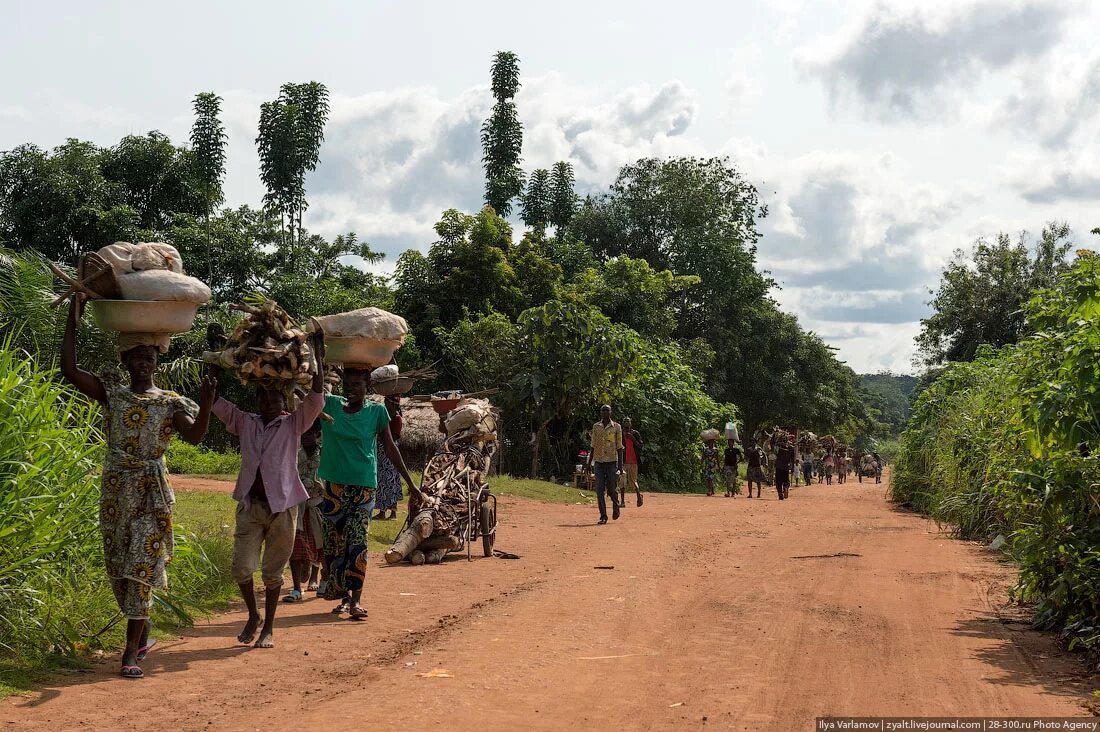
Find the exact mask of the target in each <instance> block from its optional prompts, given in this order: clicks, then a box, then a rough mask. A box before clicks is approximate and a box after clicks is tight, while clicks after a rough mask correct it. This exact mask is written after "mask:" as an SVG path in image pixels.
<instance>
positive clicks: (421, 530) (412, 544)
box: [386, 511, 432, 564]
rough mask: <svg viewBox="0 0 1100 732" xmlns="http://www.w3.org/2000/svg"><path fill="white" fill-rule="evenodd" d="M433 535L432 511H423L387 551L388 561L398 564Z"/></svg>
mask: <svg viewBox="0 0 1100 732" xmlns="http://www.w3.org/2000/svg"><path fill="white" fill-rule="evenodd" d="M431 535H432V512H431V511H421V512H420V513H418V514H417V515H416V518H414V519H413V520H412V523H411V524H410V525H409V528H407V529H405V530H404V531H402V532H401V533H400V534H399V535H398V537H397V539H395V540H394V542H393V546H392V547H390V549H389V551H387V552H386V561H387V562H388V563H389V564H397V563H398V562H400V561H401V560H403V559H404V558H405V557H407V556H409V555H410V554H411V553H412V552H413V550H414V549H416V547H417V546H418V545H419V544H420V542H422V541H424V539H427V538H428V537H429V536H431Z"/></svg>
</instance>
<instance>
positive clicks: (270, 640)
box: [253, 628, 275, 648]
mask: <svg viewBox="0 0 1100 732" xmlns="http://www.w3.org/2000/svg"><path fill="white" fill-rule="evenodd" d="M253 647H254V648H274V647H275V636H274V634H273V633H272V632H271V631H270V630H268V629H267V628H264V629H263V631H262V632H261V633H260V639H259V640H258V641H256V645H255V646H253Z"/></svg>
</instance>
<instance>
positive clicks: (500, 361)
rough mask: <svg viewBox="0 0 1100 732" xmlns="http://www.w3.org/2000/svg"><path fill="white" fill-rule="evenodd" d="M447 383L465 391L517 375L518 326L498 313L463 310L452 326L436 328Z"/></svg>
mask: <svg viewBox="0 0 1100 732" xmlns="http://www.w3.org/2000/svg"><path fill="white" fill-rule="evenodd" d="M435 336H436V338H437V339H438V341H439V344H440V353H441V355H442V357H443V364H444V369H445V370H446V376H447V380H448V383H454V384H457V385H458V386H460V387H462V388H463V389H464V390H466V391H467V392H471V393H472V392H477V391H481V390H483V389H491V388H496V387H502V386H507V385H508V383H509V382H510V381H511V380H512V379H513V378H514V377H515V375H516V367H517V358H516V357H517V355H518V353H519V350H518V342H519V328H518V327H517V326H516V324H515V323H513V322H512V321H511V320H509V319H508V317H507V316H505V315H502V314H501V313H487V314H482V315H471V314H470V313H469V312H467V313H465V314H464V316H463V318H462V320H460V321H458V323H457V324H456V325H455V327H454V328H451V329H449V330H448V329H445V328H437V329H436V332H435Z"/></svg>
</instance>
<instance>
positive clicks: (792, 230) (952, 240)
mask: <svg viewBox="0 0 1100 732" xmlns="http://www.w3.org/2000/svg"><path fill="white" fill-rule="evenodd" d="M777 181H778V182H777V183H776V186H775V192H774V193H773V194H772V195H771V196H770V197H769V201H768V203H769V207H770V211H771V213H772V214H774V217H770V219H769V220H765V222H764V225H763V233H764V236H763V239H762V241H761V243H760V248H759V252H760V259H761V262H762V264H763V265H764V266H765V267H767V268H768V269H769V270H770V271H771V272H772V274H773V276H774V277H775V279H776V281H777V282H778V283H779V285H780V287H781V289H780V290H779V292H778V293H777V299H778V300H779V301H780V302H781V303H782V304H783V305H784V306H785V307H788V308H790V309H792V310H793V311H795V312H796V313H798V314H799V316H800V317H801V318H803V319H804V320H805V321H806V322H807V323H814V324H816V325H817V326H818V330H819V332H820V333H821V334H822V336H823V337H826V339H827V340H829V341H830V342H832V341H833V340H842V339H843V340H847V339H856V338H857V335H858V333H857V332H856V331H854V330H853V328H855V327H856V326H860V325H862V326H868V327H869V326H875V325H882V326H900V325H905V324H912V323H914V322H916V321H918V320H919V319H920V318H921V317H924V316H925V315H926V314H927V310H928V308H927V305H926V301H927V299H928V298H927V289H928V287H929V286H930V285H931V284H933V283H934V282H935V281H936V278H937V277H938V273H939V268H940V266H941V265H942V263H943V261H944V259H945V258H946V257H947V256H949V254H950V251H951V249H953V248H954V246H957V245H958V244H960V243H961V242H962V239H961V238H960V234H959V232H958V231H957V230H956V229H954V228H952V227H953V226H954V223H955V220H956V219H957V218H958V216H959V214H960V212H961V210H962V207H963V205H964V203H966V202H967V201H969V200H970V196H969V194H967V193H965V192H962V191H943V190H938V189H935V188H930V187H922V186H915V187H914V186H911V185H907V184H906V183H905V182H904V181H899V180H898V179H897V176H896V175H895V174H894V172H893V170H892V162H891V159H890V157H889V156H879V157H878V159H877V160H876V159H875V158H874V157H869V158H868V157H861V156H857V155H854V154H839V153H824V152H819V153H814V154H811V155H807V156H804V157H802V158H799V159H796V160H794V161H792V162H791V163H790V164H789V165H787V166H785V167H784V168H783V169H782V170H780V171H779V172H778V173H777ZM845 334H847V335H845ZM845 350H846V352H850V347H849V345H847V344H846V345H845ZM905 353H906V354H907V353H909V351H906V352H905ZM907 359H908V356H907V355H906V356H905V360H907ZM873 365H874V366H875V367H876V368H878V367H879V366H881V367H883V368H886V367H889V368H895V367H896V366H897V364H896V363H891V364H879V363H877V362H876V363H875V364H873ZM906 368H908V367H906Z"/></svg>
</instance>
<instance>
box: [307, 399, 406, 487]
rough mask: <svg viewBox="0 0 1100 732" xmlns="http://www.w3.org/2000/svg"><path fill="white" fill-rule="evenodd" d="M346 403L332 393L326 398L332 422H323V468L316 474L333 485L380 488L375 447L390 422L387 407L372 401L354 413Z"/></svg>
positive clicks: (326, 411)
mask: <svg viewBox="0 0 1100 732" xmlns="http://www.w3.org/2000/svg"><path fill="white" fill-rule="evenodd" d="M345 404H347V400H346V399H344V397H341V396H336V395H334V394H329V395H328V396H326V397H325V414H327V415H328V416H330V417H332V422H326V421H325V420H321V433H322V437H323V438H324V440H323V442H322V443H321V467H320V468H318V469H317V475H318V476H320V477H321V478H322V479H324V480H327V481H330V482H332V483H340V484H342V485H362V486H366V487H368V488H376V487H377V486H378V470H377V467H376V458H375V445H377V444H378V433H379V432H381V431H382V430H384V429H385V428H386V425H388V424H389V423H390V413H389V412H388V411H386V407H385V406H383V405H381V404H379V403H378V402H372V401H370V400H369V399H368V400H367V401H365V402H363V408H362V409H360V410H359V411H358V412H355V413H354V414H348V413H347V412H345V411H344V405H345Z"/></svg>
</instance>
